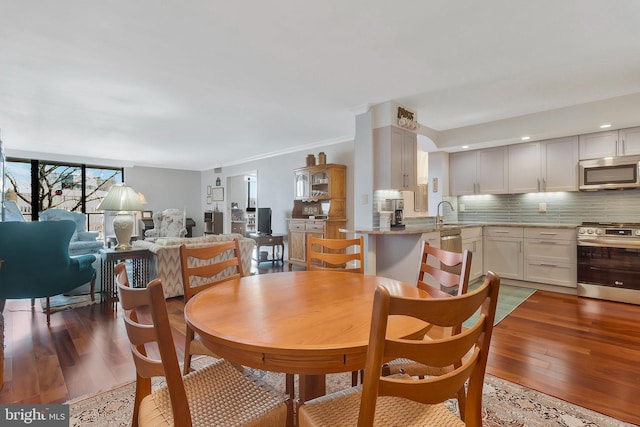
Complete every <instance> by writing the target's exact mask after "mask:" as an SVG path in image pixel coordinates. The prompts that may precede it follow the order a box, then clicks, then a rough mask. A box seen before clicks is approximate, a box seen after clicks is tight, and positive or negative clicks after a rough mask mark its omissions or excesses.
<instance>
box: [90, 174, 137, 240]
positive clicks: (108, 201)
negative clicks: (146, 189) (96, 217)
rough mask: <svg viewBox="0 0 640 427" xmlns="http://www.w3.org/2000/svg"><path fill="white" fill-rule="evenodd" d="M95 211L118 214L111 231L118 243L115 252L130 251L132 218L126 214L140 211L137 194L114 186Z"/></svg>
mask: <svg viewBox="0 0 640 427" xmlns="http://www.w3.org/2000/svg"><path fill="white" fill-rule="evenodd" d="M96 209H97V210H101V211H116V212H118V215H116V217H115V218H114V219H113V231H114V232H115V233H116V240H117V241H118V245H117V246H116V250H128V249H131V245H130V244H129V241H130V240H131V234H133V218H132V217H131V215H130V214H129V213H127V212H128V211H140V210H142V203H141V202H140V197H139V196H138V193H136V191H135V190H134V189H133V188H131V187H129V186H127V185H124V184H114V185H113V186H111V188H110V189H109V192H108V193H107V195H106V197H105V198H104V199H102V202H101V203H100V204H99V205H98V207H97V208H96Z"/></svg>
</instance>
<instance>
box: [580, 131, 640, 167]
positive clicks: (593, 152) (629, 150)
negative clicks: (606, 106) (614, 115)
mask: <svg viewBox="0 0 640 427" xmlns="http://www.w3.org/2000/svg"><path fill="white" fill-rule="evenodd" d="M636 154H640V127H635V128H627V129H620V130H611V131H606V132H596V133H589V134H586V135H580V160H586V159H599V158H602V157H614V156H632V155H636Z"/></svg>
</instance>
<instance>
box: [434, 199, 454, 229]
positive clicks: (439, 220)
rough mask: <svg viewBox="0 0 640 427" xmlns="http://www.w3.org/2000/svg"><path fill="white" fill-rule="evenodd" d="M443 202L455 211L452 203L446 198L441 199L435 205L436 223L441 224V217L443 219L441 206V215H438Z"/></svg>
mask: <svg viewBox="0 0 640 427" xmlns="http://www.w3.org/2000/svg"><path fill="white" fill-rule="evenodd" d="M443 203H446V204H448V205H449V207H450V208H451V210H452V211H455V209H454V208H453V205H452V204H451V202H449V201H448V200H443V201H441V202H440V203H438V206H437V207H436V225H440V224H442V219H443V218H442V217H443V216H444V208H442V215H440V206H441V205H442V204H443Z"/></svg>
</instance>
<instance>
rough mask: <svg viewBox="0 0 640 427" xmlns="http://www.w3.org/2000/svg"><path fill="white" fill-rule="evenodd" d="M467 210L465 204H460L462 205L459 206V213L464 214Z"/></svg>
mask: <svg viewBox="0 0 640 427" xmlns="http://www.w3.org/2000/svg"><path fill="white" fill-rule="evenodd" d="M465 208H466V207H465V205H464V203H460V204H459V205H458V211H459V212H464V210H465Z"/></svg>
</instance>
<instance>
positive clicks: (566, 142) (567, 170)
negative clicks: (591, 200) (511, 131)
mask: <svg viewBox="0 0 640 427" xmlns="http://www.w3.org/2000/svg"><path fill="white" fill-rule="evenodd" d="M508 152H509V193H511V194H513V193H535V192H540V191H577V190H578V137H577V136H572V137H567V138H558V139H550V140H546V141H540V142H531V143H526V144H514V145H510V146H509V147H508Z"/></svg>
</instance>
